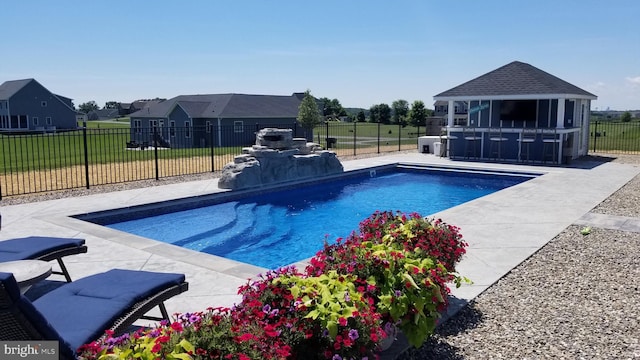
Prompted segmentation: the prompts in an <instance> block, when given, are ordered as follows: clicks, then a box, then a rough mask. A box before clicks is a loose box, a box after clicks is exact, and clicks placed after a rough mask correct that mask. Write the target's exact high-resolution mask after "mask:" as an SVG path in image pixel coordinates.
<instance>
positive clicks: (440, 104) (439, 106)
mask: <svg viewBox="0 0 640 360" xmlns="http://www.w3.org/2000/svg"><path fill="white" fill-rule="evenodd" d="M433 107H434V112H433V116H434V117H440V118H443V119H447V116H448V114H449V103H448V102H447V101H442V100H438V101H436V102H435V103H434V105H433ZM468 111H469V105H468V104H467V102H465V101H454V102H453V124H454V125H463V124H466V123H467V112H468ZM445 123H446V121H445Z"/></svg>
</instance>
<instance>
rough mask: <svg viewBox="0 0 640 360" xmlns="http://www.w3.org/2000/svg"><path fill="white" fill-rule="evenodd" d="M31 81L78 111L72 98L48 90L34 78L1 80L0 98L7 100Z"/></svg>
mask: <svg viewBox="0 0 640 360" xmlns="http://www.w3.org/2000/svg"><path fill="white" fill-rule="evenodd" d="M32 81H33V82H35V83H36V84H38V85H39V86H41V87H42V88H44V89H45V90H47V91H48V92H49V93H51V95H53V96H54V97H55V98H56V99H58V100H59V101H60V102H62V103H63V104H64V105H65V106H66V107H68V108H69V109H71V110H73V111H75V112H76V113H80V112H78V111H76V109H74V108H73V99H71V98H68V97H66V96H62V95H58V94H54V93H52V92H51V91H49V89H47V88H45V87H44V86H42V84H40V83H39V82H38V81H36V80H35V79H21V80H7V81H5V82H3V83H2V85H0V100H9V98H11V97H12V96H13V95H15V94H16V93H17V92H18V91H20V89H22V88H23V87H25V86H27V84H29V83H31V82H32Z"/></svg>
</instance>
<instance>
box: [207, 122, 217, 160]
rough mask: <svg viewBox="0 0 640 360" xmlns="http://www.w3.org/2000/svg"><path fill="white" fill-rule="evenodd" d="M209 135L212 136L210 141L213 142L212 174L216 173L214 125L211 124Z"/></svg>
mask: <svg viewBox="0 0 640 360" xmlns="http://www.w3.org/2000/svg"><path fill="white" fill-rule="evenodd" d="M209 133H210V134H211V135H210V139H209V141H210V142H211V172H214V171H216V152H215V146H214V145H213V140H214V136H213V124H209Z"/></svg>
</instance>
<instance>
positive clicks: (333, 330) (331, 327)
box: [327, 320, 338, 339]
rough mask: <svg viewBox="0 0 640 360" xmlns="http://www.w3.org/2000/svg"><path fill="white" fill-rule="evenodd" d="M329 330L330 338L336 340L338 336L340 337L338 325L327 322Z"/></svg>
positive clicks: (333, 322) (330, 321)
mask: <svg viewBox="0 0 640 360" xmlns="http://www.w3.org/2000/svg"><path fill="white" fill-rule="evenodd" d="M327 330H328V331H329V336H331V338H332V339H335V338H336V335H338V323H337V322H335V321H332V320H329V321H328V322H327Z"/></svg>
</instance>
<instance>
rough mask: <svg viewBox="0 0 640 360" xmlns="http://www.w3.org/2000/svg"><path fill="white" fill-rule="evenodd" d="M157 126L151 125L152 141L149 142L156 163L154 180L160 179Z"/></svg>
mask: <svg viewBox="0 0 640 360" xmlns="http://www.w3.org/2000/svg"><path fill="white" fill-rule="evenodd" d="M157 140H158V126H157V125H156V126H154V127H153V141H152V142H151V144H153V156H154V157H155V163H156V181H157V180H160V167H159V163H158V141H157Z"/></svg>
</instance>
